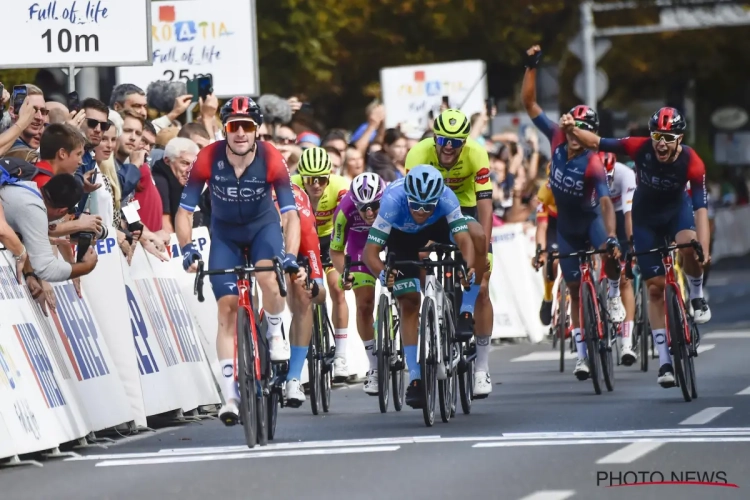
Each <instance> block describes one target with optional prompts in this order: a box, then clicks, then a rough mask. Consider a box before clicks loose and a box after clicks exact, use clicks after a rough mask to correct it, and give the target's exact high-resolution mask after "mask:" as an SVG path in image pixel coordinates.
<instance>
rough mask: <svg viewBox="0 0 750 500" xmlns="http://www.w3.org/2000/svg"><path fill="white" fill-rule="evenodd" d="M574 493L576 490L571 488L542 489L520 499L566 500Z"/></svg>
mask: <svg viewBox="0 0 750 500" xmlns="http://www.w3.org/2000/svg"><path fill="white" fill-rule="evenodd" d="M575 494H576V492H575V491H573V490H566V491H563V490H543V491H536V492H534V493H532V494H531V495H528V496H525V497H523V498H522V499H521V500H566V499H568V498H570V497H572V496H573V495H575Z"/></svg>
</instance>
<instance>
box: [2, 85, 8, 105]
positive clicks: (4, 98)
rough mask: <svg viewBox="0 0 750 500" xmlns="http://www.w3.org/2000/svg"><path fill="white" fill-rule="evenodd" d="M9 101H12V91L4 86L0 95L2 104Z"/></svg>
mask: <svg viewBox="0 0 750 500" xmlns="http://www.w3.org/2000/svg"><path fill="white" fill-rule="evenodd" d="M0 83H2V82H0ZM8 101H10V93H9V92H8V89H6V88H5V87H4V86H3V93H2V95H0V106H3V105H5V103H6V102H8Z"/></svg>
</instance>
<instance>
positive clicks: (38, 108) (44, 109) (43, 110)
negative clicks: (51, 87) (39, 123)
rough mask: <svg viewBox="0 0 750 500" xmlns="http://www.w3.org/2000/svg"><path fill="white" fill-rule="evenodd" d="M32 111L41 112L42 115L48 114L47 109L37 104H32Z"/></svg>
mask: <svg viewBox="0 0 750 500" xmlns="http://www.w3.org/2000/svg"><path fill="white" fill-rule="evenodd" d="M34 111H36V112H37V113H41V114H42V116H47V115H48V114H49V109H47V108H40V107H38V106H34Z"/></svg>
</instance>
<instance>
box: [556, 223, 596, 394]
mask: <svg viewBox="0 0 750 500" xmlns="http://www.w3.org/2000/svg"><path fill="white" fill-rule="evenodd" d="M586 240H588V236H587V234H586V233H583V234H581V233H575V232H570V233H564V232H563V231H561V230H560V226H558V228H557V245H558V249H559V251H560V253H561V254H567V253H572V252H577V251H579V250H582V249H584V248H586ZM560 268H561V269H562V274H563V279H564V280H565V284H566V285H567V286H568V290H569V291H570V323H571V326H572V327H573V332H572V333H573V338H574V340H575V343H576V352H577V354H578V361H577V362H576V367H575V369H574V370H573V374H574V375H575V376H576V378H578V379H579V380H586V379H587V378H588V375H589V367H588V364H587V359H588V356H587V352H586V342H585V341H584V339H583V336H582V335H581V321H580V318H579V311H580V309H579V304H580V297H579V293H578V290H579V288H580V285H581V270H580V267H579V264H578V260H577V259H574V258H570V259H561V260H560Z"/></svg>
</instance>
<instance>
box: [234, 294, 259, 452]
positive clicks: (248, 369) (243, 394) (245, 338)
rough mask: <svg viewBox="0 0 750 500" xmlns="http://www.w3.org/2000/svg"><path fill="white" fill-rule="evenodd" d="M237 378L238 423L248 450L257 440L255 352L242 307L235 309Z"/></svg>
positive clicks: (245, 311)
mask: <svg viewBox="0 0 750 500" xmlns="http://www.w3.org/2000/svg"><path fill="white" fill-rule="evenodd" d="M236 334H237V378H238V379H239V383H240V384H239V385H240V408H239V410H240V421H241V422H242V426H243V428H244V430H245V442H246V443H247V447H248V448H254V447H255V444H256V443H257V438H258V434H257V433H258V420H257V399H258V398H257V395H258V390H257V381H256V374H255V350H254V346H253V341H252V332H251V326H250V318H249V317H248V314H247V310H246V309H245V308H244V307H240V308H238V309H237V332H236Z"/></svg>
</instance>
